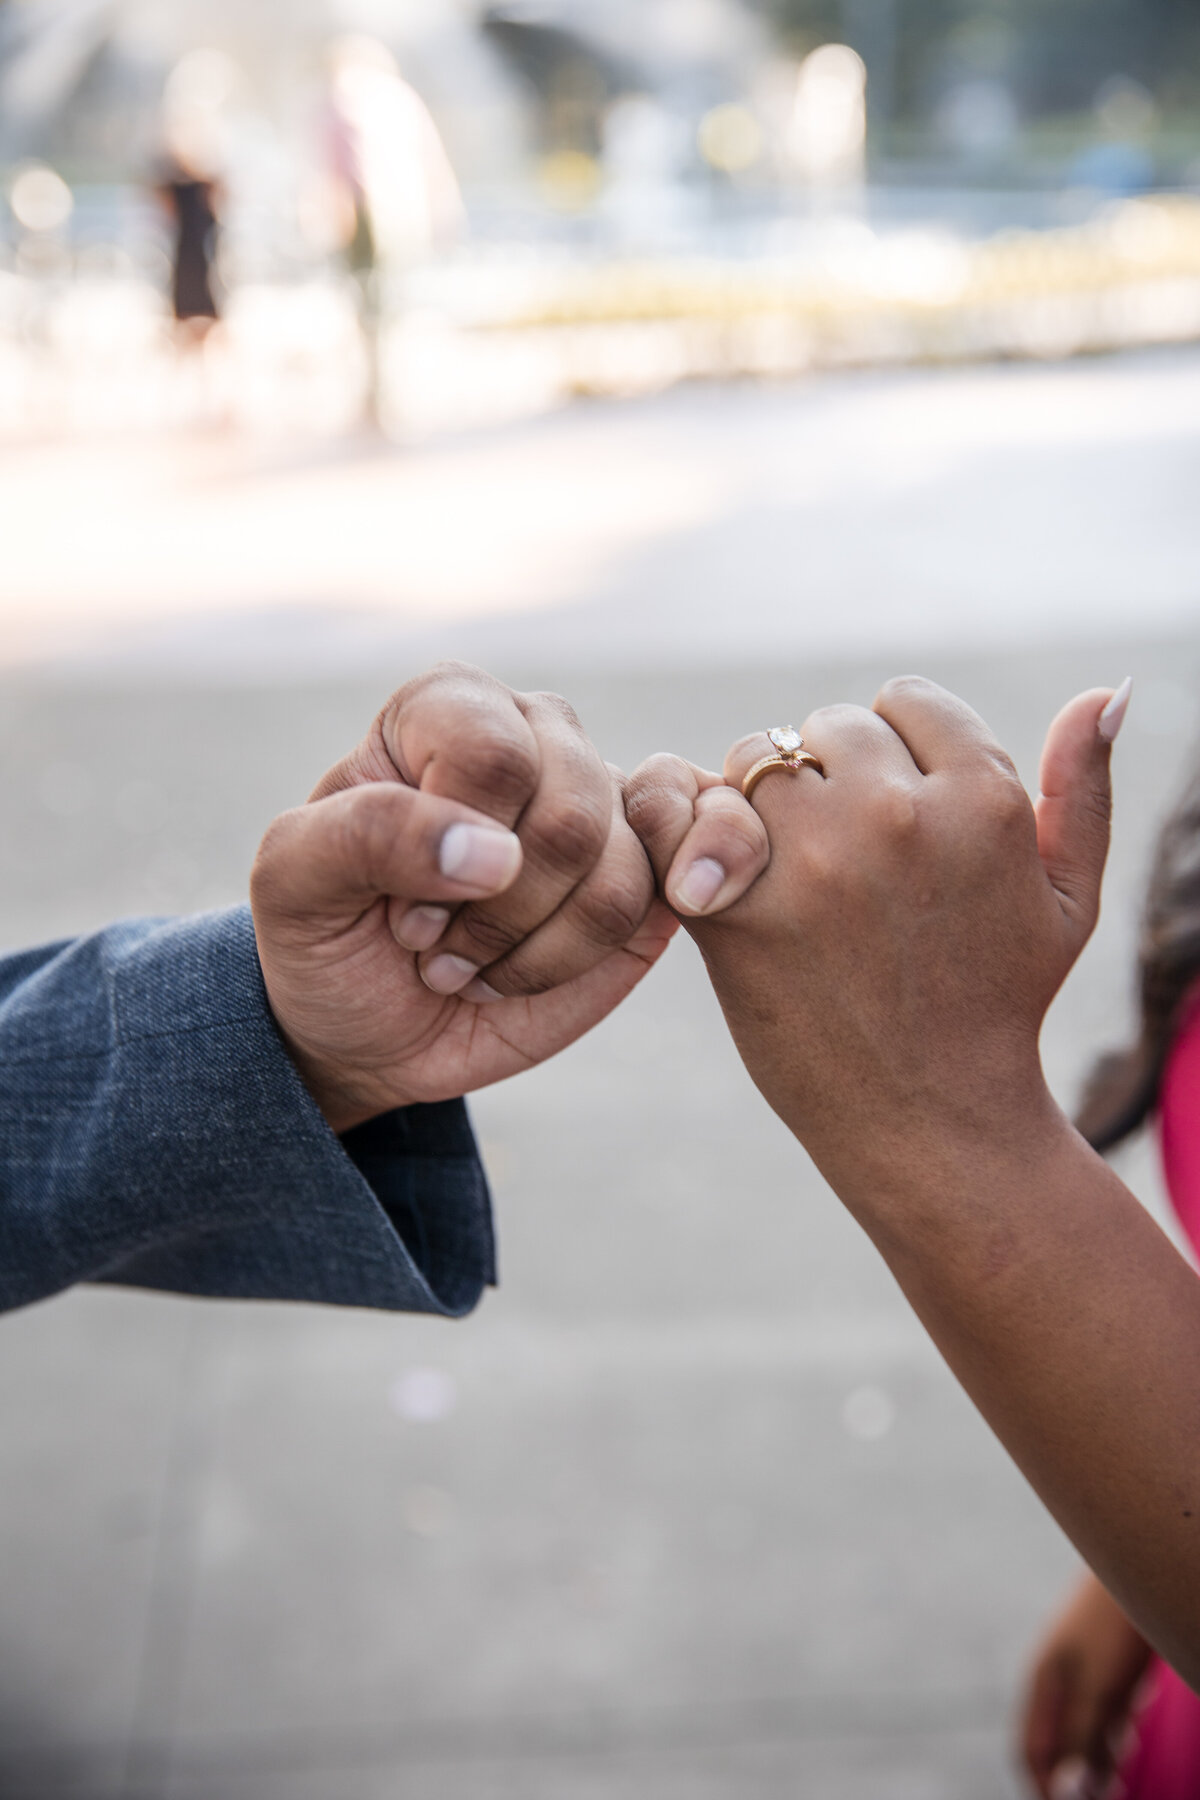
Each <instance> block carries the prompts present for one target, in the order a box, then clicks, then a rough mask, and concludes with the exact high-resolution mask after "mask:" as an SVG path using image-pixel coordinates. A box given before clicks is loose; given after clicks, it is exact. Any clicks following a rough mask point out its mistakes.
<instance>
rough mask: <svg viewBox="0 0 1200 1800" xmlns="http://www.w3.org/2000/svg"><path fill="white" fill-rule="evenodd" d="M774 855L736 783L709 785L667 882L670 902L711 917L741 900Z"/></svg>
mask: <svg viewBox="0 0 1200 1800" xmlns="http://www.w3.org/2000/svg"><path fill="white" fill-rule="evenodd" d="M770 859H771V845H770V842H769V840H768V838H767V828H766V826H765V825H764V824H763V822H762V820H761V819H760V818H759V816H758V814H757V813H756V812H755V810H754V808H753V807H752V806H751V804H750V802H749V801H748V800H744V799H743V798H742V796H741V794H739V793H738V791H737V789H736V788H731V787H724V786H721V787H706V788H704V789H703V790H702V792H701V793H699V794H698V795H697V796H696V802H695V820H694V823H693V825H692V827H691V829H690V830H689V831H688V832H687V834H686V836H685V837H684V840H683V842H682V843H681V844H680V846H679V848H678V850H677V851H676V852H675V855H674V857H673V858H672V861H671V867H670V869H669V871H668V873H667V879H666V882H665V884H664V892H665V894H666V898H667V903H668V905H670V906H672V907H674V909H675V911H676V912H678V913H682V914H684V915H685V916H686V917H688V918H696V917H698V916H703V917H705V918H711V917H712V915H713V914H714V913H719V912H724V911H725V909H726V907H729V906H732V905H733V903H734V902H735V901H736V900H740V899H741V897H742V895H743V894H744V893H745V892H746V891H747V889H748V888H750V887H752V886H753V885H754V883H755V882H756V881H757V880H758V877H759V876H760V875H761V874H762V872H763V870H764V869H765V868H766V866H767V864H768V862H769V861H770Z"/></svg>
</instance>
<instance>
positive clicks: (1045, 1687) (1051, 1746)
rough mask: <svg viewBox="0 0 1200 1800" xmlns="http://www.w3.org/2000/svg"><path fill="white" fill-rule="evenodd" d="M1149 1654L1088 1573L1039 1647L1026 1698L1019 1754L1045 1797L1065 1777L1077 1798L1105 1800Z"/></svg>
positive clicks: (1053, 1794)
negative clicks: (1072, 1783)
mask: <svg viewBox="0 0 1200 1800" xmlns="http://www.w3.org/2000/svg"><path fill="white" fill-rule="evenodd" d="M1150 1655H1151V1652H1150V1646H1149V1644H1147V1642H1146V1640H1145V1638H1144V1637H1143V1636H1142V1634H1141V1633H1140V1632H1139V1631H1138V1629H1137V1627H1136V1626H1135V1625H1132V1624H1131V1623H1130V1621H1129V1620H1128V1619H1127V1618H1126V1616H1125V1614H1124V1613H1123V1612H1122V1611H1121V1608H1120V1607H1119V1606H1118V1605H1117V1603H1116V1601H1115V1600H1114V1599H1113V1598H1112V1596H1111V1594H1109V1592H1108V1590H1107V1589H1106V1588H1105V1587H1103V1586H1102V1585H1101V1583H1100V1582H1099V1581H1097V1580H1096V1577H1095V1576H1094V1575H1087V1576H1085V1577H1084V1579H1083V1581H1082V1582H1081V1583H1080V1585H1079V1587H1078V1588H1077V1589H1076V1591H1075V1593H1074V1594H1073V1595H1072V1596H1071V1599H1070V1601H1069V1602H1068V1604H1067V1605H1066V1607H1065V1608H1064V1609H1063V1611H1062V1612H1061V1613H1060V1614H1059V1616H1058V1617H1057V1618H1056V1619H1055V1621H1054V1623H1053V1624H1052V1625H1051V1627H1050V1630H1049V1632H1048V1633H1047V1635H1046V1637H1045V1639H1044V1640H1043V1642H1042V1644H1041V1646H1040V1648H1039V1649H1038V1651H1037V1654H1036V1656H1035V1658H1034V1662H1033V1667H1032V1669H1031V1671H1030V1675H1029V1682H1028V1688H1027V1691H1026V1694H1025V1699H1024V1706H1023V1716H1022V1721H1021V1759H1022V1761H1023V1763H1024V1765H1025V1768H1026V1770H1027V1771H1028V1774H1029V1778H1030V1780H1031V1781H1032V1783H1033V1787H1034V1790H1035V1792H1036V1793H1037V1794H1039V1795H1040V1796H1041V1800H1057V1796H1058V1795H1059V1794H1060V1793H1061V1792H1062V1791H1063V1785H1062V1784H1063V1783H1064V1781H1065V1779H1066V1778H1067V1777H1068V1775H1071V1776H1075V1777H1076V1781H1075V1785H1074V1786H1073V1787H1072V1789H1071V1792H1072V1793H1074V1794H1077V1795H1078V1797H1079V1800H1101V1797H1102V1796H1103V1795H1104V1793H1105V1791H1106V1788H1107V1785H1108V1780H1109V1777H1110V1776H1111V1775H1112V1773H1113V1769H1114V1766H1115V1764H1116V1762H1117V1761H1118V1759H1119V1757H1120V1755H1121V1748H1122V1739H1123V1738H1124V1737H1125V1735H1126V1731H1127V1727H1128V1724H1129V1718H1130V1712H1131V1709H1132V1706H1133V1701H1134V1698H1135V1696H1136V1694H1137V1689H1138V1684H1139V1683H1140V1681H1141V1679H1142V1677H1143V1676H1144V1674H1145V1673H1146V1668H1147V1665H1148V1664H1149V1661H1150Z"/></svg>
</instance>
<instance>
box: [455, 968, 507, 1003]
mask: <svg viewBox="0 0 1200 1800" xmlns="http://www.w3.org/2000/svg"><path fill="white" fill-rule="evenodd" d="M503 998H504V995H503V994H502V993H500V992H499V990H498V989H496V988H494V987H489V985H488V983H487V982H486V981H485V980H484V979H483V976H482V975H481V976H479V978H478V979H477V980H475V981H473V982H472V983H471V984H470V986H469V987H465V988H464V989H463V991H462V993H461V994H460V995H459V999H460V1000H470V1001H472V1002H473V1003H474V1004H475V1005H476V1006H486V1005H487V1004H488V1003H489V1001H491V1000H503Z"/></svg>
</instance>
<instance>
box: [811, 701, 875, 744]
mask: <svg viewBox="0 0 1200 1800" xmlns="http://www.w3.org/2000/svg"><path fill="white" fill-rule="evenodd" d="M864 716H866V715H865V708H863V707H861V706H855V705H854V704H853V702H852V701H850V700H835V701H833V702H832V704H831V705H829V706H819V707H818V708H817V710H816V712H814V713H810V714H809V715H808V718H807V719H806V720H805V722H804V731H803V733H802V735H803V736H805V737H807V735H808V733H809V732H810V731H814V732H817V733H818V734H819V733H820V732H821V731H823V730H824V731H826V732H829V731H836V730H837V729H838V728H839V726H840V727H845V726H847V725H858V724H861V723H862V720H863V718H864Z"/></svg>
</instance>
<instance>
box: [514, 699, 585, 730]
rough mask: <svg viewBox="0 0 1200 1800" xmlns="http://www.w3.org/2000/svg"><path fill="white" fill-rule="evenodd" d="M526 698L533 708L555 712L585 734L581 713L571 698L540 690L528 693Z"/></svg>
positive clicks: (565, 721) (573, 727)
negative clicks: (566, 698) (577, 710)
mask: <svg viewBox="0 0 1200 1800" xmlns="http://www.w3.org/2000/svg"><path fill="white" fill-rule="evenodd" d="M524 698H525V700H526V702H527V703H528V705H529V706H530V707H531V708H541V709H543V710H545V711H546V712H552V713H555V714H556V715H557V716H558V718H560V719H562V720H563V722H564V723H565V724H567V725H569V726H570V727H571V729H572V730H573V731H577V732H579V734H580V735H581V736H582V735H583V725H582V724H581V723H580V718H579V714H578V713H577V712H576V711H575V708H574V707H573V706H572V705H571V702H570V701H569V700H564V699H563V697H562V695H561V694H552V693H549V692H538V693H536V694H526V695H525V696H524Z"/></svg>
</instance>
